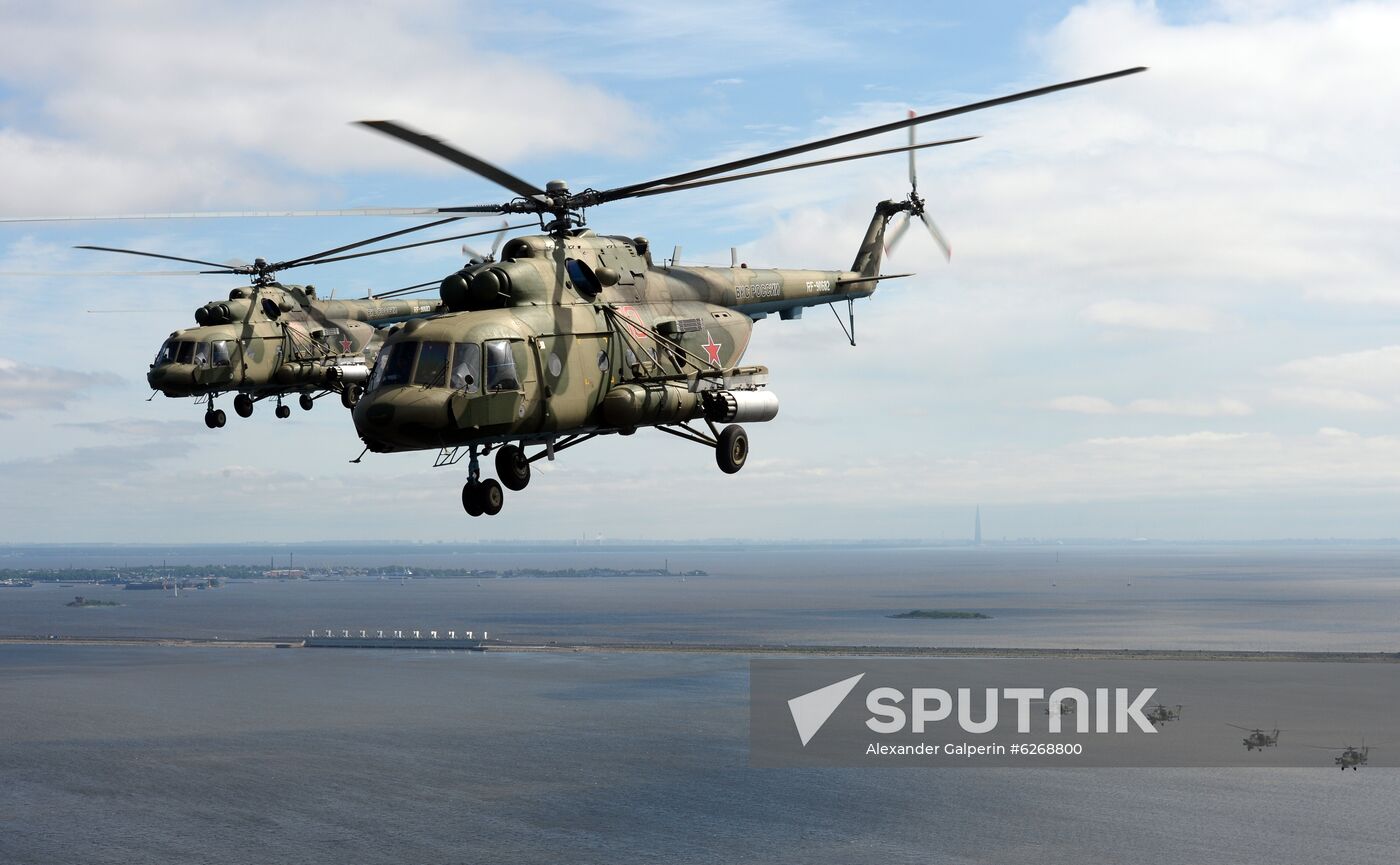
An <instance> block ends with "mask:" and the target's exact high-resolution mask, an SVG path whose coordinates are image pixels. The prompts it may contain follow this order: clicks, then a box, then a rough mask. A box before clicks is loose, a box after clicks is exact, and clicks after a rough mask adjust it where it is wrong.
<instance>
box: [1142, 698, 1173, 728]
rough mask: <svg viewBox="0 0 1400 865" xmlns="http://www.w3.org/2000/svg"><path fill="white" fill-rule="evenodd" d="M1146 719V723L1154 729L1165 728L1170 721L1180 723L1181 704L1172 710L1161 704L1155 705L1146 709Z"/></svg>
mask: <svg viewBox="0 0 1400 865" xmlns="http://www.w3.org/2000/svg"><path fill="white" fill-rule="evenodd" d="M1146 717H1147V720H1148V722H1149V723H1150V724H1152V726H1154V727H1162V726H1165V725H1166V724H1168V723H1170V722H1171V721H1180V720H1181V704H1180V703H1178V704H1177V705H1176V708H1172V707H1171V706H1163V705H1162V704H1161V703H1155V704H1153V705H1151V706H1148V707H1147V716H1146Z"/></svg>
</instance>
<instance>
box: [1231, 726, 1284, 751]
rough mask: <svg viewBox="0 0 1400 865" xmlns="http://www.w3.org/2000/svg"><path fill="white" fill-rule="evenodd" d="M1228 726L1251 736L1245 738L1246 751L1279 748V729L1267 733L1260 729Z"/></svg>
mask: <svg viewBox="0 0 1400 865" xmlns="http://www.w3.org/2000/svg"><path fill="white" fill-rule="evenodd" d="M1226 726H1228V727H1234V728H1235V729H1236V730H1243V731H1245V732H1246V733H1248V734H1249V735H1248V736H1245V737H1244V748H1245V750H1246V751H1253V750H1255V749H1258V750H1260V751H1262V750H1264V749H1265V748H1276V747H1278V734H1279V729H1278V728H1277V727H1275V728H1274V731H1273V732H1272V733H1265V732H1264V731H1263V730H1261V729H1259V728H1258V727H1255V728H1252V729H1251V728H1249V727H1241V726H1240V725H1239V724H1227V725H1226Z"/></svg>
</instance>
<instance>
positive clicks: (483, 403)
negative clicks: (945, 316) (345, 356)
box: [354, 230, 875, 452]
mask: <svg viewBox="0 0 1400 865" xmlns="http://www.w3.org/2000/svg"><path fill="white" fill-rule="evenodd" d="M503 255H504V258H503V261H502V262H500V263H498V264H497V263H483V264H480V265H477V266H474V267H471V268H467V269H464V270H463V271H462V272H459V273H457V274H454V275H452V276H450V277H448V278H447V280H445V281H444V283H443V289H442V296H443V301H444V303H445V304H446V305H447V306H449V307H450V308H453V309H456V310H459V311H455V312H452V313H448V314H444V315H439V316H435V317H431V318H424V319H416V320H413V321H410V322H407V323H405V324H403V325H400V326H398V327H396V328H393V329H392V330H391V331H390V334H389V336H388V338H387V339H386V341H385V345H384V349H383V352H382V356H381V360H380V363H379V364H378V365H377V367H376V369H375V372H374V375H373V377H372V378H371V380H370V382H369V387H368V392H367V393H366V394H365V396H364V398H363V399H361V401H360V403H359V404H358V405H357V407H356V409H355V414H354V417H355V425H356V429H357V431H358V432H359V434H360V436H361V438H363V439H364V441H365V443H366V445H367V446H368V447H369V448H370V449H371V450H374V451H380V452H388V451H405V450H420V449H429V448H444V447H453V446H461V445H489V444H492V443H497V442H505V441H512V440H519V441H521V442H522V443H523V442H547V441H550V440H553V439H556V438H559V437H561V436H566V435H576V434H586V433H599V432H622V433H627V432H631V431H632V430H635V429H637V428H638V427H643V426H659V425H667V424H675V423H683V422H685V421H687V420H691V419H695V418H699V417H705V416H708V414H710V413H711V408H710V407H712V406H713V405H714V404H716V403H717V401H719V400H723V399H728V400H730V402H732V403H734V404H735V405H736V406H738V405H742V406H745V407H747V409H748V411H747V412H746V413H745V414H744V418H745V419H748V420H766V419H768V417H771V415H772V414H775V413H776V400H775V399H774V398H772V397H771V395H764V396H762V397H760V396H757V395H756V392H757V391H758V390H759V389H760V388H762V387H763V386H764V385H765V384H766V383H767V370H766V369H764V368H762V367H749V368H745V367H741V366H740V360H741V359H742V357H743V355H744V353H745V350H746V349H747V348H748V344H749V339H750V336H751V334H752V330H753V322H754V321H755V320H756V319H760V318H763V317H765V316H766V315H768V314H770V313H774V312H776V313H779V314H780V315H781V316H782V317H784V318H794V317H797V316H798V315H800V312H801V310H802V309H803V308H805V307H807V306H814V305H817V304H824V303H831V302H834V301H839V300H846V299H854V298H858V297H866V296H868V295H870V294H871V293H872V292H873V291H874V288H875V283H874V281H873V280H868V279H864V278H863V277H862V276H861V275H860V274H859V273H856V272H853V271H829V270H772V269H754V268H747V267H727V268H725V267H680V266H669V267H665V266H663V267H658V266H655V265H653V264H652V263H651V261H650V258H649V255H648V254H647V252H646V243H645V241H644V240H643V239H640V238H637V239H633V238H626V237H601V236H598V235H594V234H593V233H592V232H591V231H587V230H582V231H578V232H576V233H574V234H572V235H569V236H566V237H563V238H556V237H552V236H547V235H545V236H531V237H521V238H516V239H514V240H512V241H511V242H510V243H508V244H507V245H506V247H505V249H504V250H503ZM721 394H726V395H727V396H721ZM760 403H762V404H763V405H765V406H768V407H769V411H768V412H767V415H768V416H767V417H763V416H761V415H763V414H764V413H765V412H764V411H762V410H760V407H759V405H760ZM739 411H741V412H743V411H744V409H743V408H740V409H739Z"/></svg>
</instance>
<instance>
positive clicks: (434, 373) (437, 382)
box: [413, 342, 448, 387]
mask: <svg viewBox="0 0 1400 865" xmlns="http://www.w3.org/2000/svg"><path fill="white" fill-rule="evenodd" d="M447 349H448V344H447V343H445V342H425V343H423V348H422V349H420V350H419V352H418V372H417V373H416V374H415V375H414V376H413V383H414V384H421V385H425V386H427V387H442V386H443V385H444V384H445V383H446V382H447Z"/></svg>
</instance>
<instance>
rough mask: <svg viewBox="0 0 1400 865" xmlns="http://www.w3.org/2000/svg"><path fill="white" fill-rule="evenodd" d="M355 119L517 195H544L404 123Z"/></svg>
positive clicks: (536, 197) (536, 189)
mask: <svg viewBox="0 0 1400 865" xmlns="http://www.w3.org/2000/svg"><path fill="white" fill-rule="evenodd" d="M356 122H357V123H358V124H360V125H361V126H365V127H368V128H370V129H373V130H374V131H376V132H382V133H383V134H385V135H389V136H392V137H394V138H397V139H399V140H400V141H403V142H406V143H408V144H412V145H413V146H414V147H417V148H419V149H421V150H426V151H428V152H429V153H431V154H433V155H434V156H440V157H442V158H443V159H446V160H447V161H448V162H451V163H453V164H455V165H460V166H461V167H463V168H465V169H467V170H468V171H471V172H473V173H475V174H479V175H481V176H482V177H484V178H486V179H487V180H489V181H491V182H492V183H495V184H496V185H497V186H503V187H505V188H506V189H509V190H510V191H511V192H514V193H515V194H516V195H521V196H524V197H525V198H530V199H539V198H540V197H541V196H543V195H544V190H543V189H540V188H539V187H537V186H534V185H533V184H531V183H529V182H527V181H525V180H521V179H520V178H519V177H516V176H515V175H514V174H511V173H510V172H509V171H506V170H504V169H501V168H497V167H496V166H494V165H492V164H491V163H489V162H487V161H486V160H484V159H479V158H477V157H475V156H472V155H471V154H470V153H466V152H465V151H462V150H458V149H457V148H455V147H453V146H452V145H450V144H448V143H447V142H445V141H443V140H441V139H438V138H434V137H432V136H431V135H424V134H423V133H421V132H418V131H416V130H413V129H409V128H408V127H407V126H404V125H403V124H400V123H395V122H394V121H392V120H357V121H356Z"/></svg>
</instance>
